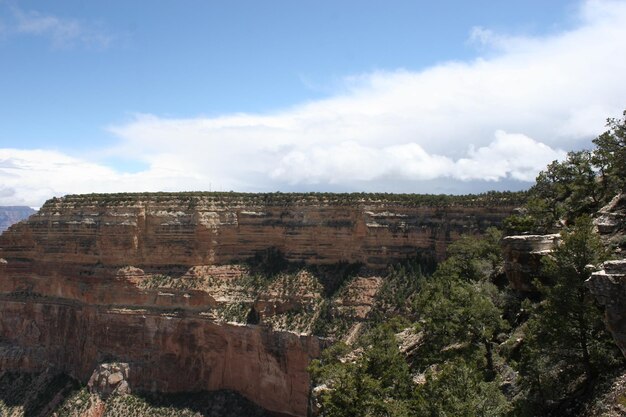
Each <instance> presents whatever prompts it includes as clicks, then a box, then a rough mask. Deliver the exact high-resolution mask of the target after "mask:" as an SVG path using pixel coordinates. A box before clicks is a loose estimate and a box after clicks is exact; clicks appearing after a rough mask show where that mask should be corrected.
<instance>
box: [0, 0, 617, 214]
mask: <svg viewBox="0 0 626 417" xmlns="http://www.w3.org/2000/svg"><path fill="white" fill-rule="evenodd" d="M624 45H626V0H579V1H565V0H551V1H545V0H541V1H538V0H527V1H523V2H520V1H502V0H476V1H472V2H467V1H452V0H440V1H437V2H433V1H418V0H413V1H408V0H406V1H404V0H397V1H396V0H387V1H385V2H381V1H369V0H360V1H352V0H343V1H341V0H333V1H326V0H319V1H315V2H299V1H293V0H289V1H288V0H280V1H275V0H267V1H263V2H259V1H253V0H248V1H242V0H229V1H217V0H215V1H194V0H189V1H184V2H166V1H163V2H148V1H132V2H129V1H118V0H109V1H106V2H85V1H82V0H75V1H69V0H59V1H55V2H50V1H19V0H0V205H28V206H33V207H38V206H40V205H41V204H42V203H43V202H44V201H45V200H46V199H49V198H51V197H53V196H62V195H64V194H68V193H92V192H127V191H198V190H203V191H229V190H233V191H248V192H266V191H283V192H289V191H329V192H357V191H376V192H406V193H446V194H459V193H468V192H484V191H488V190H507V189H510V190H520V189H526V188H528V187H529V186H530V185H531V184H532V181H533V180H534V178H535V176H536V175H537V173H538V172H539V171H540V170H541V169H543V168H544V167H545V166H546V165H547V164H548V163H550V162H551V161H553V160H556V159H562V158H564V157H565V155H566V152H567V151H570V150H578V149H582V148H590V147H591V146H592V145H591V140H592V139H593V138H594V137H596V136H597V135H598V134H600V133H602V132H603V131H604V129H605V123H606V119H607V118H608V117H620V116H621V114H622V111H623V110H624V109H625V108H626V82H625V81H624V79H623V74H626V54H625V53H624V51H623V49H624Z"/></svg>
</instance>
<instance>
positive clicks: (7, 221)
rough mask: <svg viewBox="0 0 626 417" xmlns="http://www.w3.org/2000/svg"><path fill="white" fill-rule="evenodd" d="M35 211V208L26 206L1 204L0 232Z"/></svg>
mask: <svg viewBox="0 0 626 417" xmlns="http://www.w3.org/2000/svg"><path fill="white" fill-rule="evenodd" d="M33 213H35V210H33V209H32V208H30V207H26V206H0V233H2V232H4V231H5V230H7V229H8V228H9V226H11V225H12V224H15V223H17V222H19V221H20V220H24V219H25V218H27V217H28V216H30V215H31V214H33Z"/></svg>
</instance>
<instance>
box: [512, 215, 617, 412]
mask: <svg viewBox="0 0 626 417" xmlns="http://www.w3.org/2000/svg"><path fill="white" fill-rule="evenodd" d="M604 259H605V253H604V249H603V247H602V244H601V242H600V241H599V238H598V237H597V235H596V234H595V233H594V231H593V224H592V222H591V218H589V217H580V218H578V219H577V220H576V224H575V226H574V227H572V228H571V230H569V231H565V232H563V233H562V242H561V243H560V244H559V246H558V247H557V248H556V249H555V250H554V252H553V254H552V256H551V257H549V258H546V260H545V262H544V274H545V275H546V277H547V278H548V283H547V284H543V285H542V284H537V286H538V288H539V289H540V291H541V294H542V296H543V301H542V302H541V303H540V304H539V305H538V307H537V309H536V311H535V313H534V315H533V317H532V318H531V319H530V320H529V323H528V337H527V342H526V347H525V349H524V350H523V360H522V367H521V371H522V375H523V376H524V382H525V384H526V386H527V387H528V389H529V394H530V395H529V398H530V399H531V400H532V401H533V402H535V403H536V404H537V405H538V406H539V407H543V408H546V407H548V408H549V407H552V406H555V404H558V402H559V401H562V400H564V399H566V398H567V397H568V396H571V395H572V394H573V393H574V392H575V391H576V390H577V389H578V390H583V391H585V390H589V389H590V388H591V387H592V386H593V383H594V381H595V378H596V377H597V376H598V374H599V372H600V371H601V370H602V369H606V367H607V366H611V365H613V364H615V363H618V361H620V360H621V355H619V353H618V352H617V350H616V349H615V345H614V343H613V341H612V338H611V337H610V335H609V334H608V333H607V331H606V329H605V325H604V323H603V321H602V310H601V308H600V307H599V306H598V304H597V302H596V300H595V297H593V295H592V294H591V293H590V292H589V290H588V289H587V288H586V287H585V285H584V283H585V280H587V278H589V276H590V274H591V269H590V265H598V264H599V263H600V262H601V261H603V260H604ZM576 381H578V383H575V382H576Z"/></svg>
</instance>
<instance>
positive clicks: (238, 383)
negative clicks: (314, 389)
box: [0, 298, 319, 416]
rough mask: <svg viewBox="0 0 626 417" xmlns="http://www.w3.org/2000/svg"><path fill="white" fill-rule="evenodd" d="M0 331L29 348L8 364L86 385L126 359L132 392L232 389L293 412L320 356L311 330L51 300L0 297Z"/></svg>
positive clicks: (298, 412)
mask: <svg viewBox="0 0 626 417" xmlns="http://www.w3.org/2000/svg"><path fill="white" fill-rule="evenodd" d="M0 335H1V338H2V342H3V344H5V345H6V344H9V345H13V346H20V347H21V348H22V349H23V351H24V352H26V353H27V354H24V355H22V356H18V357H17V358H15V363H13V364H6V363H5V364H4V366H5V367H6V368H7V369H8V368H10V367H20V368H22V369H28V370H40V369H45V368H46V367H47V366H52V367H53V368H56V369H59V370H62V371H65V372H67V373H69V374H71V375H73V376H75V377H77V378H78V379H80V380H82V381H83V382H85V383H86V382H87V381H88V379H89V377H90V376H91V374H92V371H93V370H94V369H96V368H97V367H98V365H99V364H100V363H103V362H109V361H123V362H127V363H128V364H129V366H130V377H129V384H130V386H131V387H132V389H133V390H134V389H139V390H153V391H161V392H180V391H183V392H184V391H187V392H193V391H199V390H217V389H232V390H235V391H238V392H240V393H241V394H243V395H244V396H246V397H248V398H249V399H251V400H252V401H254V402H256V403H257V404H259V405H260V406H262V407H264V408H266V409H267V410H270V411H274V412H278V413H283V414H288V415H293V416H304V415H306V410H307V403H308V395H309V377H308V374H307V372H306V367H307V366H308V363H309V361H310V360H311V358H313V357H316V356H317V355H318V354H319V344H318V342H317V339H316V338H315V337H312V336H298V335H295V334H293V333H288V332H273V331H271V330H269V329H264V328H262V327H258V326H237V325H230V324H224V323H221V324H218V323H215V322H213V321H211V320H207V319H204V318H202V317H199V316H189V315H184V314H183V315H180V316H176V315H169V316H168V315H163V314H155V313H153V312H148V311H139V312H135V311H132V310H121V309H107V308H105V307H102V306H85V305H78V304H76V305H71V304H70V303H59V302H51V301H50V300H42V301H32V300H30V301H25V300H11V299H8V298H4V299H2V300H1V305H0ZM10 365H12V366H10Z"/></svg>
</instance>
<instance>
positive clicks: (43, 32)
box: [5, 6, 113, 48]
mask: <svg viewBox="0 0 626 417" xmlns="http://www.w3.org/2000/svg"><path fill="white" fill-rule="evenodd" d="M10 10H11V14H12V16H13V18H14V20H13V22H10V23H8V24H7V25H6V26H5V32H6V33H11V34H13V35H22V36H39V37H44V38H47V39H49V40H50V43H51V45H52V46H53V47H54V48H71V47H75V46H85V47H108V46H109V45H110V44H111V42H112V41H113V36H112V35H111V34H108V33H105V31H103V30H102V29H101V28H100V27H99V25H97V24H90V23H87V22H83V21H80V20H77V19H72V18H63V17H59V16H54V15H50V14H44V13H41V12H38V11H34V10H28V11H25V10H22V9H20V8H18V7H16V6H11V7H10Z"/></svg>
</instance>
